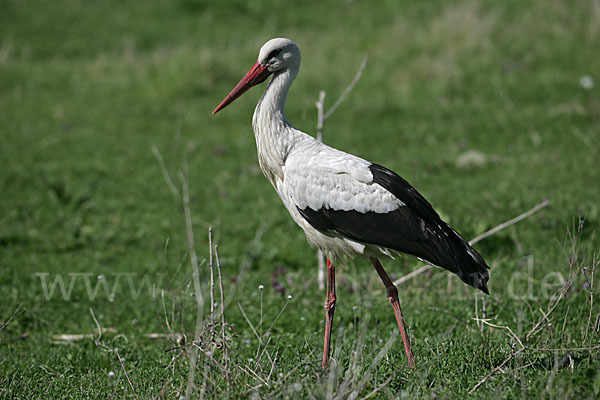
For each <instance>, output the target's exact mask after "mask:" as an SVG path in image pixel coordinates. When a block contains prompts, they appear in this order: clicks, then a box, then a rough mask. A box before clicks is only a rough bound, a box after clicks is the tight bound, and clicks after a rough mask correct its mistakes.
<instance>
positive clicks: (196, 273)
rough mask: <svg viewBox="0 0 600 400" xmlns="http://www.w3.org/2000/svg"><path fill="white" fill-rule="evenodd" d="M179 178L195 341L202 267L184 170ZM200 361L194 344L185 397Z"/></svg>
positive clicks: (199, 328) (199, 317) (201, 306)
mask: <svg viewBox="0 0 600 400" xmlns="http://www.w3.org/2000/svg"><path fill="white" fill-rule="evenodd" d="M179 180H180V181H181V184H182V188H183V211H184V214H185V227H186V235H187V242H188V251H189V253H190V262H191V264H192V275H193V281H194V291H195V297H196V306H197V310H196V331H195V334H194V341H195V342H197V341H199V340H200V333H201V332H202V321H203V315H204V297H203V296H202V288H201V286H200V269H199V266H198V255H197V254H196V248H195V245H194V227H193V221H192V212H191V210H190V193H189V187H188V182H187V178H186V175H185V174H184V173H183V172H180V173H179ZM197 361H198V349H197V347H196V346H192V348H191V350H190V368H189V372H188V381H187V387H186V391H185V398H186V399H191V398H192V390H193V388H194V377H195V374H196V362H197Z"/></svg>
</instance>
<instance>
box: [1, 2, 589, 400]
mask: <svg viewBox="0 0 600 400" xmlns="http://www.w3.org/2000/svg"><path fill="white" fill-rule="evenodd" d="M0 7H1V9H2V10H3V11H2V13H0V110H2V112H0V127H1V128H0V132H1V134H0V136H1V138H2V146H0V158H1V159H2V168H1V169H0V268H1V271H2V272H3V273H2V274H1V276H0V298H2V302H1V304H2V306H1V307H0V370H1V371H2V374H0V395H1V396H3V397H5V398H160V397H163V398H179V397H180V396H182V395H184V394H185V392H186V387H187V384H188V376H189V362H190V355H191V354H192V347H193V345H192V338H193V337H194V330H195V326H196V315H197V308H196V307H197V301H196V300H197V299H196V298H194V297H193V296H191V293H192V292H194V283H193V276H192V269H191V266H190V261H189V251H188V242H187V239H186V224H185V219H184V213H183V208H182V203H181V200H180V199H178V198H177V197H176V196H173V193H172V192H171V190H170V189H169V187H168V186H167V185H166V184H165V182H164V179H163V176H162V174H161V168H160V167H159V163H158V162H157V159H156V157H155V155H154V154H153V151H152V148H153V147H156V149H157V150H158V151H159V152H160V154H161V155H162V157H163V158H164V165H165V170H166V171H168V173H169V174H170V176H171V177H172V179H173V182H174V185H175V186H176V189H177V190H179V191H180V190H181V182H180V181H179V179H178V173H179V172H180V171H182V170H184V166H185V165H187V166H188V169H187V174H186V178H187V181H188V182H189V190H190V208H191V213H192V222H193V224H192V225H193V228H194V233H195V241H194V244H195V250H196V252H197V254H198V257H199V264H200V280H201V282H202V289H203V294H204V300H205V309H204V310H203V312H204V314H203V315H204V316H210V308H209V306H210V301H207V298H210V296H209V293H210V285H209V282H210V278H209V276H210V271H209V269H208V267H207V266H208V264H209V262H208V259H209V251H208V249H209V246H208V235H207V231H208V228H209V226H212V227H213V237H214V242H215V243H216V244H218V245H219V255H220V265H221V269H222V274H223V287H224V290H223V292H224V295H225V309H224V311H225V318H226V322H227V325H226V326H227V329H226V339H225V342H226V344H227V348H228V350H229V351H228V359H227V368H226V369H223V366H224V362H225V360H224V359H223V358H222V356H223V353H222V350H221V349H222V345H223V343H222V339H221V341H220V342H219V340H218V338H219V337H221V336H220V335H221V325H219V324H218V321H219V318H217V322H215V323H214V324H212V325H211V324H207V325H203V329H205V331H204V335H203V336H202V337H203V338H206V337H208V338H213V340H210V341H208V342H202V345H200V347H201V348H200V349H198V350H199V351H198V353H199V355H198V360H197V369H196V370H195V372H196V375H195V380H194V383H195V386H194V387H193V388H192V389H193V390H192V392H193V396H194V397H197V396H201V395H203V396H204V397H209V398H211V397H212V398H217V397H221V396H222V395H228V396H229V397H252V396H254V397H256V398H271V397H278V398H304V397H316V398H334V397H335V396H337V397H340V398H343V397H348V396H351V397H361V398H363V397H366V396H369V395H370V394H372V397H381V398H387V397H392V398H397V397H400V398H434V397H435V396H437V397H439V398H453V397H454V398H464V397H465V396H466V395H468V394H469V393H471V395H470V396H471V397H473V398H490V397H494V398H496V397H498V398H519V397H520V398H526V397H543V398H578V399H579V398H596V397H597V396H599V395H600V372H599V366H600V365H599V362H598V359H599V358H598V355H599V354H598V349H597V348H595V346H596V345H597V344H598V342H599V341H598V338H599V337H598V315H599V313H600V310H599V308H598V301H597V299H595V298H594V295H593V293H594V291H593V289H594V288H595V286H594V282H593V272H592V271H593V268H594V266H596V265H597V264H598V257H599V255H598V251H599V247H600V246H599V243H600V242H599V240H598V233H597V232H598V227H599V224H600V209H599V206H598V199H599V198H600V189H599V187H598V185H597V182H600V171H599V169H598V168H597V159H598V156H599V153H600V147H599V146H598V133H599V132H600V96H599V92H598V87H599V85H600V75H599V74H598V71H600V61H599V58H598V56H597V50H598V49H597V44H598V43H599V40H600V6H599V5H598V2H593V1H580V2H575V3H573V2H567V1H558V0H551V1H546V2H534V1H506V2H502V3H497V2H492V1H481V2H476V1H459V2H452V3H448V2H441V1H432V2H408V1H404V2H394V1H384V2H381V3H380V4H378V5H377V6H375V5H374V4H372V3H369V2H360V1H354V2H352V1H347V2H342V1H326V2H323V1H308V2H304V3H303V4H302V5H301V6H300V5H298V6H292V5H289V4H287V3H285V2H276V1H271V0H264V1H259V2H254V3H253V4H252V5H249V4H246V2H242V1H237V0H235V1H229V2H221V3H219V5H215V4H212V2H206V1H203V0H178V1H172V2H158V1H146V2H135V1H134V2H127V3H122V2H114V1H109V0H105V1H98V2H94V3H89V2H85V3H84V2H80V1H75V0H72V1H64V2H52V3H48V2H42V1H39V0H31V1H13V0H2V1H1V2H0ZM275 36H286V37H290V38H293V39H294V40H295V41H296V42H297V43H298V45H299V46H300V48H301V50H302V56H303V64H302V68H301V72H300V75H299V78H298V80H297V82H296V83H295V84H294V86H293V89H292V90H291V92H290V96H289V101H288V107H287V116H288V118H289V119H290V121H292V122H293V123H294V124H295V126H297V127H298V128H299V129H302V130H304V131H307V132H314V131H315V125H316V110H315V107H314V103H315V101H316V100H317V98H318V94H319V91H320V90H325V91H326V92H327V98H326V108H327V106H330V105H331V104H332V103H333V100H334V99H335V98H336V97H337V95H338V94H339V93H341V92H342V91H343V89H344V88H345V86H346V85H347V84H348V82H349V81H350V80H351V79H352V77H353V75H354V73H355V72H356V70H357V69H358V67H359V65H360V63H361V60H362V58H363V56H364V54H368V64H367V66H366V68H365V70H364V71H363V74H362V78H361V80H360V82H359V83H358V84H357V85H356V87H355V88H354V90H353V92H352V94H351V95H350V97H349V98H348V99H347V100H346V101H345V102H344V103H343V104H342V105H341V107H340V108H339V109H338V110H337V111H336V112H335V114H333V116H332V117H331V118H329V119H328V120H327V122H326V124H325V132H324V137H325V141H326V142H327V143H329V144H331V145H333V146H335V147H338V148H340V149H343V150H345V151H348V152H351V153H354V154H357V155H360V156H362V157H365V158H367V159H369V160H372V161H374V162H377V163H380V164H383V165H386V166H387V167H389V168H392V169H393V170H395V171H397V172H399V173H400V174H401V175H403V176H404V177H405V178H407V179H408V180H409V181H410V182H411V183H412V184H413V185H415V186H416V187H417V188H418V189H419V191H420V192H422V193H423V194H424V195H425V196H426V197H427V198H428V199H429V200H430V202H431V203H432V204H433V205H434V206H435V208H436V209H437V210H439V212H440V213H441V214H442V215H443V216H444V218H445V219H446V220H448V222H450V223H451V224H452V225H453V226H455V227H456V228H457V229H458V230H459V231H460V232H461V233H463V235H464V236H465V237H467V238H472V237H475V236H477V235H478V234H480V233H482V232H484V231H486V230H487V229H490V228H492V227H494V226H496V225H498V224H499V223H501V222H503V221H506V220H508V219H510V218H513V217H514V216H516V215H518V214H520V213H521V212H523V211H526V210H527V209H529V208H531V207H533V206H534V205H535V204H537V203H539V202H540V201H542V200H543V199H545V198H548V199H550V201H551V204H550V206H549V207H547V208H545V209H544V210H543V211H541V212H539V213H538V214H535V215H534V216H531V217H530V218H528V219H527V220H525V221H523V222H521V223H519V224H518V225H514V226H512V227H510V228H508V229H506V230H503V231H501V232H499V233H497V234H495V235H493V236H491V237H489V238H487V239H485V240H484V241H482V242H480V243H478V244H477V246H476V247H477V248H478V250H479V251H480V252H481V253H482V254H483V256H484V257H485V258H486V260H487V261H488V263H489V264H490V265H491V266H492V271H491V280H490V292H491V295H490V296H488V297H485V322H486V323H484V322H481V321H477V320H475V319H473V318H480V319H481V318H484V314H483V301H484V299H483V297H482V296H480V295H477V294H475V293H474V291H473V290H471V289H469V288H467V287H465V286H464V285H462V284H461V283H460V282H459V281H458V280H457V279H454V278H452V279H448V278H447V274H446V273H444V272H443V271H441V270H438V269H436V270H434V271H433V272H431V273H429V274H423V275H420V276H418V277H417V278H414V279H413V280H411V281H409V282H407V283H405V284H404V285H402V286H401V287H399V292H400V296H401V302H402V306H403V312H404V316H405V318H406V319H407V322H408V324H409V326H410V332H411V335H412V336H413V347H414V348H413V350H414V353H415V357H416V360H417V363H418V369H417V370H410V369H409V368H408V367H407V365H406V360H405V356H404V354H403V353H404V352H403V348H402V344H401V341H400V340H396V336H395V335H396V334H395V321H394V318H393V315H392V311H391V309H390V307H389V305H388V304H387V300H386V298H385V292H384V290H383V288H382V286H381V283H380V282H379V281H378V278H377V276H376V274H374V272H373V271H372V269H371V268H370V267H369V266H368V263H367V262H365V261H364V260H354V261H353V260H348V261H347V262H344V265H340V266H339V268H338V307H337V310H336V315H335V321H334V324H335V325H334V328H335V329H337V328H340V330H339V331H337V330H336V332H335V333H334V337H335V341H334V343H333V346H334V353H335V361H334V362H333V363H332V365H333V367H332V369H331V370H329V371H322V370H321V369H320V367H319V364H320V360H319V359H320V352H321V340H322V328H323V322H322V320H323V315H322V314H323V311H322V302H323V297H324V294H323V293H322V292H321V291H319V290H318V289H317V281H316V276H317V274H316V256H315V254H314V251H313V250H312V249H310V248H309V247H308V245H307V244H306V241H305V239H304V237H303V233H302V232H301V230H300V229H298V228H297V227H296V226H294V224H293V222H292V221H291V219H290V218H289V216H288V215H287V212H286V211H285V209H284V207H282V205H281V204H280V201H279V199H278V198H277V196H276V195H275V193H274V192H273V190H272V188H271V187H270V185H269V184H268V182H267V181H266V180H265V179H264V178H263V177H262V175H261V173H260V171H259V169H258V166H257V161H256V150H255V144H254V139H253V137H252V132H251V128H250V117H251V113H252V109H253V105H254V104H255V102H256V101H257V99H258V97H259V96H260V90H261V89H260V88H257V89H254V90H253V91H250V92H249V93H248V94H246V95H245V96H244V97H242V98H240V99H239V100H238V101H236V103H235V104H234V105H232V106H230V107H229V108H228V109H227V110H226V111H224V112H223V113H220V114H219V115H218V116H216V117H212V116H211V115H210V111H211V110H212V109H213V108H214V107H215V106H216V105H217V104H218V103H219V102H220V100H221V99H222V98H223V97H224V95H225V94H226V93H227V92H228V91H229V90H230V89H231V88H232V87H233V86H234V85H235V83H237V81H238V80H239V78H240V77H241V76H242V75H243V73H245V72H246V70H247V69H248V68H249V67H250V66H251V65H252V64H253V62H254V60H255V58H256V53H257V51H258V48H259V46H260V45H261V44H262V43H264V42H265V41H266V40H267V39H269V38H271V37H275ZM584 76H589V77H590V78H591V80H592V82H594V83H595V85H594V86H593V87H592V88H589V89H586V88H585V87H583V86H582V84H581V79H582V77H584ZM584 82H585V79H584ZM584 86H585V85H584ZM473 151H476V152H478V153H481V154H482V155H483V157H481V156H480V158H482V159H483V162H480V163H476V164H470V165H467V166H466V167H460V166H458V165H457V160H458V159H459V158H461V156H464V155H465V153H467V152H473ZM580 219H581V220H584V221H585V222H584V223H583V224H580V223H579V221H580ZM203 260H204V261H203ZM383 263H384V266H386V268H387V270H388V272H389V273H391V274H392V273H393V275H394V276H395V278H398V277H401V276H403V275H405V274H406V273H408V272H410V271H412V270H414V269H416V268H417V267H418V266H419V264H418V262H417V261H416V260H414V259H412V258H403V259H401V260H396V261H392V260H387V261H384V262H383ZM215 273H216V271H215ZM40 274H42V275H40ZM43 274H47V275H43ZM69 274H71V275H69ZM57 276H60V277H63V278H64V283H65V285H66V289H68V288H69V284H70V283H71V278H73V281H72V282H73V286H72V291H71V293H70V295H69V296H67V297H68V299H67V300H64V299H63V297H62V295H61V294H60V287H58V286H57V287H56V289H55V292H54V294H53V295H52V296H50V297H49V298H48V296H47V295H45V292H44V288H43V284H42V283H43V282H42V281H43V278H44V277H45V279H47V283H48V284H49V285H50V283H51V282H54V279H56V277H57ZM99 277H100V279H99ZM144 279H145V280H144ZM86 282H87V286H86ZM215 282H217V280H216V278H215ZM104 283H106V284H107V286H106V287H108V295H106V293H105V292H104V288H105V286H98V292H97V294H96V296H95V297H93V296H90V295H89V294H90V290H92V292H91V293H92V294H93V290H94V288H96V285H97V284H98V285H102V284H104ZM259 285H264V289H263V290H259V289H258V287H259ZM217 286H218V285H217ZM48 288H50V286H48V287H47V289H48ZM132 288H133V289H134V292H132ZM112 289H114V293H112V296H111V290H112ZM216 293H217V298H218V294H219V291H218V287H217V289H216ZM561 293H562V294H561ZM136 294H137V295H136ZM289 294H291V295H292V299H290V300H288V299H287V296H288V295H289ZM554 294H556V295H554ZM553 295H554V296H553ZM92 297H93V299H92ZM218 302H219V303H220V301H218ZM284 307H285V309H284V310H283V312H281V314H280V315H279V316H278V314H279V313H280V311H281V310H282V309H283V308H284ZM553 307H554V308H553ZM90 309H91V310H92V311H93V315H94V316H95V318H96V320H97V322H98V325H99V326H100V327H101V329H102V332H103V334H102V337H101V338H100V340H99V339H98V332H99V331H98V325H97V324H96V322H95V321H94V318H92V313H91V312H90ZM216 310H217V311H218V312H220V306H217V307H216ZM242 310H243V312H242ZM550 311H551V312H550ZM244 313H245V314H246V316H247V319H246V318H245V317H244ZM544 315H547V317H545V316H544ZM11 316H12V318H11ZM276 319H277V320H276ZM275 320H276V322H275V323H274V324H273V326H272V328H271V329H268V328H269V326H270V325H271V324H272V323H273V322H274V321H275ZM167 321H168V324H167ZM7 322H8V323H7ZM489 324H493V325H495V326H496V327H494V326H491V325H489ZM253 328H254V329H255V330H256V332H257V333H258V334H255V333H254V332H253ZM508 328H510V331H509V330H508ZM213 332H214V333H213ZM530 332H531V333H530ZM150 333H155V334H159V336H160V335H162V336H161V337H162V338H161V339H151V338H150V337H148V334H150ZM171 333H172V334H173V335H171ZM267 333H268V334H267ZM64 334H79V335H88V336H86V337H85V338H83V339H80V340H63V339H64V337H61V336H60V335H64ZM528 334H529V336H528ZM183 335H185V336H183ZM519 342H521V343H519ZM386 344H387V345H386ZM203 346H204V347H203ZM115 349H116V350H117V351H118V355H119V356H117V352H116V351H115ZM578 349H584V350H578ZM202 350H204V352H203V351H202ZM206 351H210V354H212V356H209V355H207V353H206ZM378 355H380V356H379V357H378ZM269 357H270V358H271V361H272V362H271V361H270V360H269ZM126 373H127V374H126ZM126 375H127V376H126ZM128 377H129V380H130V381H131V384H132V385H130V384H129V382H128ZM486 378H487V379H486ZM482 381H483V383H481V385H480V386H478V387H477V388H476V389H475V390H473V389H474V388H475V387H476V385H478V384H479V383H480V382H482ZM267 384H268V385H267ZM259 385H260V386H259ZM131 386H133V387H134V388H135V392H134V391H133V390H132V388H131Z"/></svg>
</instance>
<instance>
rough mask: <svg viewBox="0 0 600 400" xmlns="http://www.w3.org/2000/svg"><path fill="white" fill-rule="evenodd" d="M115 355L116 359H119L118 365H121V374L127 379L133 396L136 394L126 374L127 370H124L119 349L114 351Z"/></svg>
mask: <svg viewBox="0 0 600 400" xmlns="http://www.w3.org/2000/svg"><path fill="white" fill-rule="evenodd" d="M115 354H116V355H117V358H118V359H119V363H121V369H122V370H123V373H124V374H125V378H127V382H129V386H130V387H131V390H132V391H133V393H134V394H136V392H135V387H133V382H131V378H129V374H128V373H127V370H126V369H125V363H124V362H123V358H122V357H121V355H120V354H119V349H115Z"/></svg>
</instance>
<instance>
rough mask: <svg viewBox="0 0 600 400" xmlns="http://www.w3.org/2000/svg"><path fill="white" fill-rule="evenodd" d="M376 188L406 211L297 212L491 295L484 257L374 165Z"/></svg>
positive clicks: (408, 189)
mask: <svg viewBox="0 0 600 400" xmlns="http://www.w3.org/2000/svg"><path fill="white" fill-rule="evenodd" d="M369 168H370V170H371V172H372V174H373V184H379V185H381V186H383V187H384V188H385V189H386V190H388V191H389V192H390V193H392V194H393V195H394V196H396V197H397V198H398V199H399V200H400V201H402V202H403V203H404V204H405V205H406V206H403V207H399V208H398V209H396V210H394V211H391V212H388V213H384V214H380V213H375V212H366V213H361V212H358V211H352V210H350V211H342V210H334V209H332V208H327V207H323V208H320V209H319V210H313V209H311V208H309V207H307V208H304V209H300V208H298V211H299V212H300V214H302V216H303V217H304V218H305V219H306V220H307V221H308V223H309V224H311V226H313V227H314V228H315V229H318V230H319V231H323V232H327V231H335V232H337V233H338V234H341V235H343V236H345V237H348V238H349V239H352V240H356V241H359V242H362V243H368V244H373V245H377V246H382V247H387V248H390V249H394V250H398V251H401V252H403V253H407V254H412V255H414V256H417V257H419V258H421V259H423V260H426V261H429V262H430V263H432V264H435V265H437V266H440V267H442V268H445V269H447V270H449V271H451V272H454V273H455V274H456V275H458V276H459V277H460V278H461V279H462V280H463V281H464V282H465V283H467V284H469V285H471V286H473V287H474V288H476V289H481V290H482V291H483V292H485V293H488V289H487V281H488V278H489V275H488V271H487V270H488V269H489V266H488V265H487V264H486V262H485V261H484V259H483V257H481V255H480V254H479V253H477V251H475V249H473V248H472V247H471V246H470V245H469V243H468V242H467V241H466V240H465V239H464V238H463V237H462V236H461V235H460V234H459V233H458V232H456V231H455V230H454V229H452V228H451V227H450V226H449V225H448V224H447V223H446V222H444V221H443V220H442V219H441V218H440V216H439V215H438V213H437V212H435V210H434V209H433V207H432V206H431V204H429V202H428V201H427V200H426V199H425V198H424V197H423V196H422V195H421V194H420V193H419V192H417V190H416V189H415V188H414V187H412V186H411V185H410V184H409V183H408V182H407V181H406V180H404V179H403V178H402V177H400V176H399V175H397V174H396V173H394V172H393V171H391V170H389V169H387V168H385V167H382V166H380V165H377V164H372V165H371V166H370V167H369Z"/></svg>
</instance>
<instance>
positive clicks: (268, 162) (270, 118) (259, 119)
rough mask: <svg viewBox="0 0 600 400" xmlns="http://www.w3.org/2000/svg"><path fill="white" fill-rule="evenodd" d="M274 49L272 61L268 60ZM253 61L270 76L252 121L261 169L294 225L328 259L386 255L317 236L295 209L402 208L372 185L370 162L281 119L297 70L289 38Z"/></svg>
mask: <svg viewBox="0 0 600 400" xmlns="http://www.w3.org/2000/svg"><path fill="white" fill-rule="evenodd" d="M273 50H279V52H278V53H277V56H275V57H273V58H272V59H268V55H270V54H272V52H273ZM258 62H259V63H261V64H264V65H269V70H272V68H273V70H274V75H273V78H272V79H271V81H270V82H269V85H268V86H267V89H266V90H265V93H264V94H263V96H262V98H261V99H260V101H259V103H258V105H257V106H256V109H255V111H254V116H253V119H252V127H253V129H254V134H255V137H256V145H257V150H258V160H259V165H260V167H261V170H262V171H263V173H264V175H265V176H266V177H267V179H269V181H270V182H271V184H272V185H273V186H274V188H275V190H276V191H277V194H278V195H279V197H280V198H281V200H282V201H283V203H284V204H285V206H286V208H287V210H288V211H289V213H290V215H291V216H292V218H293V219H294V221H295V222H296V223H297V224H298V225H299V226H300V227H301V228H302V229H303V230H304V232H305V234H306V237H307V239H308V241H309V243H311V244H312V245H313V246H316V247H318V248H320V249H321V250H323V251H324V252H325V253H326V254H328V255H329V256H330V257H335V256H338V255H342V254H346V255H360V254H364V253H365V252H369V253H381V252H383V253H384V254H386V255H389V252H388V251H387V250H385V249H380V248H379V247H377V246H371V245H368V244H365V243H359V242H357V241H355V240H351V239H349V238H346V237H343V236H342V235H339V234H337V233H335V232H320V231H318V230H317V229H315V228H314V227H313V226H311V225H310V224H309V223H308V222H307V221H306V219H305V218H304V217H303V216H302V215H301V214H300V212H299V211H298V208H300V209H305V208H306V207H309V208H311V209H313V210H319V209H321V208H329V209H333V210H336V211H357V212H360V213H366V212H375V213H387V212H390V211H393V210H395V209H397V208H398V207H401V206H403V205H404V204H403V203H402V202H401V201H400V200H399V199H397V198H396V197H395V196H394V195H393V194H392V193H390V192H389V191H387V190H386V189H385V188H383V187H382V186H380V185H378V184H376V183H373V175H372V173H371V171H370V170H369V166H370V165H371V163H370V162H368V161H366V160H363V159H362V158H359V157H356V156H353V155H351V154H348V153H345V152H343V151H340V150H337V149H334V148H332V147H329V146H327V145H325V144H323V143H320V142H318V141H317V140H315V139H314V138H313V137H312V136H310V135H307V134H306V133H304V132H301V131H299V130H297V129H295V128H294V127H292V126H291V124H289V122H288V121H287V120H286V118H285V115H284V106H285V100H286V96H287V92H288V89H289V87H290V85H291V83H292V81H293V80H294V78H295V77H296V74H297V73H298V70H299V67H300V51H299V50H298V48H297V47H296V45H295V44H294V42H292V41H290V40H288V39H272V40H270V41H268V42H267V43H265V45H264V46H263V47H262V48H261V50H260V52H259V57H258Z"/></svg>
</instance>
